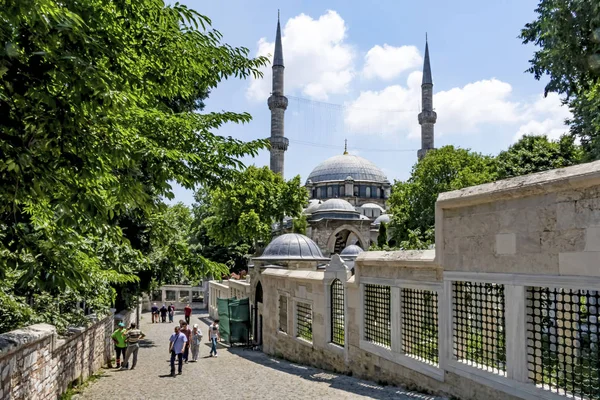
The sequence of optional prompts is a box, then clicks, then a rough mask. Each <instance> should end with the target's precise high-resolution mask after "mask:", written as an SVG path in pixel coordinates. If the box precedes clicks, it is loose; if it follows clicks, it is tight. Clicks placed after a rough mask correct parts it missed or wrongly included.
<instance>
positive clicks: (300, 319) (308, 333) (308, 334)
mask: <svg viewBox="0 0 600 400" xmlns="http://www.w3.org/2000/svg"><path fill="white" fill-rule="evenodd" d="M296 325H297V328H296V329H297V332H296V336H298V337H299V338H301V339H305V340H308V341H309V342H312V306H311V305H310V304H307V303H297V304H296Z"/></svg>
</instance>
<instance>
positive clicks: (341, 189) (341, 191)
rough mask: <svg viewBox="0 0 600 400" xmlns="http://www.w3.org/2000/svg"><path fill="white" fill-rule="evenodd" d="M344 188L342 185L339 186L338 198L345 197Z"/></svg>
mask: <svg viewBox="0 0 600 400" xmlns="http://www.w3.org/2000/svg"><path fill="white" fill-rule="evenodd" d="M345 189H346V188H345V187H344V185H342V186H340V197H344V196H346V191H345Z"/></svg>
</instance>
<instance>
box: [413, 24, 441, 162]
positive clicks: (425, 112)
mask: <svg viewBox="0 0 600 400" xmlns="http://www.w3.org/2000/svg"><path fill="white" fill-rule="evenodd" d="M436 120H437V114H436V113H435V111H433V79H432V77H431V63H430V60H429V42H428V40H427V33H425V59H424V61H423V81H422V83H421V113H419V124H420V125H421V149H420V150H419V151H418V152H417V157H418V158H419V160H420V159H422V158H423V157H425V154H427V152H428V151H429V150H432V149H433V148H434V147H433V146H434V129H433V126H434V124H435V121H436Z"/></svg>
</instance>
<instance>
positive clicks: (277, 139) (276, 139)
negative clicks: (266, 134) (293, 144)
mask: <svg viewBox="0 0 600 400" xmlns="http://www.w3.org/2000/svg"><path fill="white" fill-rule="evenodd" d="M269 142H271V148H272V149H277V150H283V151H286V150H287V148H288V145H289V144H290V141H289V139H288V138H286V137H283V136H272V137H270V138H269Z"/></svg>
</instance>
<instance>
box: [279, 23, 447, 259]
mask: <svg viewBox="0 0 600 400" xmlns="http://www.w3.org/2000/svg"><path fill="white" fill-rule="evenodd" d="M284 69H285V67H284V63H283V46H282V43H281V27H280V23H279V20H278V21H277V33H276V38H275V52H274V56H273V67H272V70H273V83H272V92H271V96H270V97H269V99H268V105H269V110H271V136H270V138H269V141H270V143H271V149H270V153H271V154H270V168H271V170H272V171H274V172H276V173H279V174H281V175H282V176H283V171H284V157H285V152H286V151H287V149H288V145H289V140H288V139H287V138H286V137H285V134H284V133H285V132H284V114H285V110H286V108H287V106H288V99H287V97H285V95H284ZM421 97H422V99H421V100H422V111H421V113H420V114H419V115H418V120H419V124H420V125H421V149H420V150H418V152H417V157H418V158H419V159H421V158H423V157H424V156H425V154H426V153H427V151H429V150H431V149H433V148H434V124H435V122H436V119H437V115H436V113H435V111H433V80H432V77H431V66H430V61H429V45H428V43H427V40H425V59H424V64H423V81H422V84H421ZM305 187H306V189H307V190H308V193H309V198H310V201H309V204H308V205H307V207H306V208H305V209H304V214H305V215H306V217H307V220H308V229H307V232H306V235H307V236H308V237H309V238H311V239H312V240H313V241H314V242H315V243H316V244H317V245H318V246H319V248H320V249H321V251H322V252H323V253H324V254H325V255H326V256H328V255H331V254H340V255H341V256H342V257H343V258H344V257H348V258H352V257H354V258H355V257H356V254H358V252H360V251H362V250H368V249H369V246H370V245H371V244H372V243H374V242H376V240H377V235H378V231H379V226H380V224H381V223H388V222H389V221H390V215H389V214H388V213H387V210H388V205H387V199H388V198H389V197H390V191H391V184H390V181H389V180H388V178H387V177H386V176H385V174H384V173H383V171H382V170H381V169H380V168H379V167H377V165H375V164H374V163H373V162H371V161H369V160H367V159H365V158H363V157H359V156H356V155H351V154H348V151H347V147H346V148H345V149H344V153H343V154H340V155H335V156H333V157H331V158H328V159H327V160H325V161H323V162H321V163H320V164H319V165H317V166H316V167H315V168H314V169H313V170H312V172H311V173H310V175H309V176H308V178H307V180H306V184H305ZM284 224H285V225H284V227H285V228H286V230H288V231H289V230H291V225H292V224H291V219H286V220H285V221H284Z"/></svg>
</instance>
